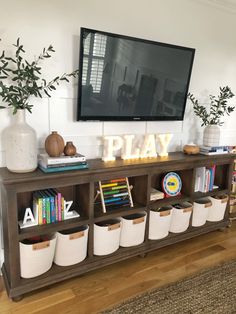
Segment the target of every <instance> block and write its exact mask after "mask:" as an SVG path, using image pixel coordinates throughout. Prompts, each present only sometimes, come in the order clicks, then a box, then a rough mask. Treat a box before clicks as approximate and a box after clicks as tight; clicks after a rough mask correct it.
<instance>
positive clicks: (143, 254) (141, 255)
mask: <svg viewBox="0 0 236 314" xmlns="http://www.w3.org/2000/svg"><path fill="white" fill-rule="evenodd" d="M146 256H147V253H142V254H139V257H142V258H144V257H146Z"/></svg>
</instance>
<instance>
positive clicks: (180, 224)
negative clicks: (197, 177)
mask: <svg viewBox="0 0 236 314" xmlns="http://www.w3.org/2000/svg"><path fill="white" fill-rule="evenodd" d="M192 210H193V205H192V204H191V203H188V202H183V203H180V204H178V205H176V206H174V207H173V210H172V217H171V224H170V232H173V233H180V232H184V231H186V230H187V229H188V227H189V222H190V217H191V213H192Z"/></svg>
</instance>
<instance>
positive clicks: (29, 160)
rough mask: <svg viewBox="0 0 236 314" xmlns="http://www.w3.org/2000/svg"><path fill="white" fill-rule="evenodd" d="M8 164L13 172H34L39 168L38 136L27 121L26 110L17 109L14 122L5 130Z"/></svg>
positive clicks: (4, 139) (4, 138)
mask: <svg viewBox="0 0 236 314" xmlns="http://www.w3.org/2000/svg"><path fill="white" fill-rule="evenodd" d="M3 141H4V144H5V151H6V166H7V168H8V170H10V171H12V172H19V173H24V172H32V171H34V170H35V169H36V168H37V136H36V132H35V130H34V129H33V128H32V127H31V126H29V125H28V124H27V123H26V121H25V110H24V109H20V110H17V113H16V114H15V115H13V123H12V124H11V125H10V126H9V127H7V128H6V129H5V130H4V131H3Z"/></svg>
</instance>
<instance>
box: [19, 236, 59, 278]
mask: <svg viewBox="0 0 236 314" xmlns="http://www.w3.org/2000/svg"><path fill="white" fill-rule="evenodd" d="M43 238H44V239H45V237H43ZM55 245H56V236H55V235H53V236H49V237H48V239H47V240H42V241H41V242H37V243H33V244H32V241H30V240H25V241H22V242H20V271H21V277H22V278H33V277H36V276H39V275H42V274H43V273H45V272H46V271H48V270H49V269H50V268H51V267H52V262H53V257H54V253H55Z"/></svg>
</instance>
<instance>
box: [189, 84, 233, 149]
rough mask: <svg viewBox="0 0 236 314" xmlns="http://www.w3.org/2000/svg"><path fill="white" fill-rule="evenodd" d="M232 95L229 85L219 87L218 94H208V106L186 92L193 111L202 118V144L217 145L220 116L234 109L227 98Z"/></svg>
mask: <svg viewBox="0 0 236 314" xmlns="http://www.w3.org/2000/svg"><path fill="white" fill-rule="evenodd" d="M232 97H234V94H233V93H232V91H231V89H230V87H229V86H225V87H220V93H219V95H218V96H214V95H209V98H210V106H209V108H208V109H207V108H206V106H203V105H200V104H199V101H198V100H197V99H196V98H195V97H194V96H193V94H191V93H188V98H189V99H190V101H191V102H192V104H193V110H194V113H195V114H196V115H197V116H198V117H199V118H201V119H202V124H201V126H206V127H205V129H204V132H203V145H204V146H218V145H219V140H220V129H219V126H221V125H222V124H223V123H224V122H223V121H222V118H223V117H224V116H225V115H230V113H232V112H233V111H234V109H235V107H234V106H230V105H229V104H228V100H229V99H231V98H232Z"/></svg>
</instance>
